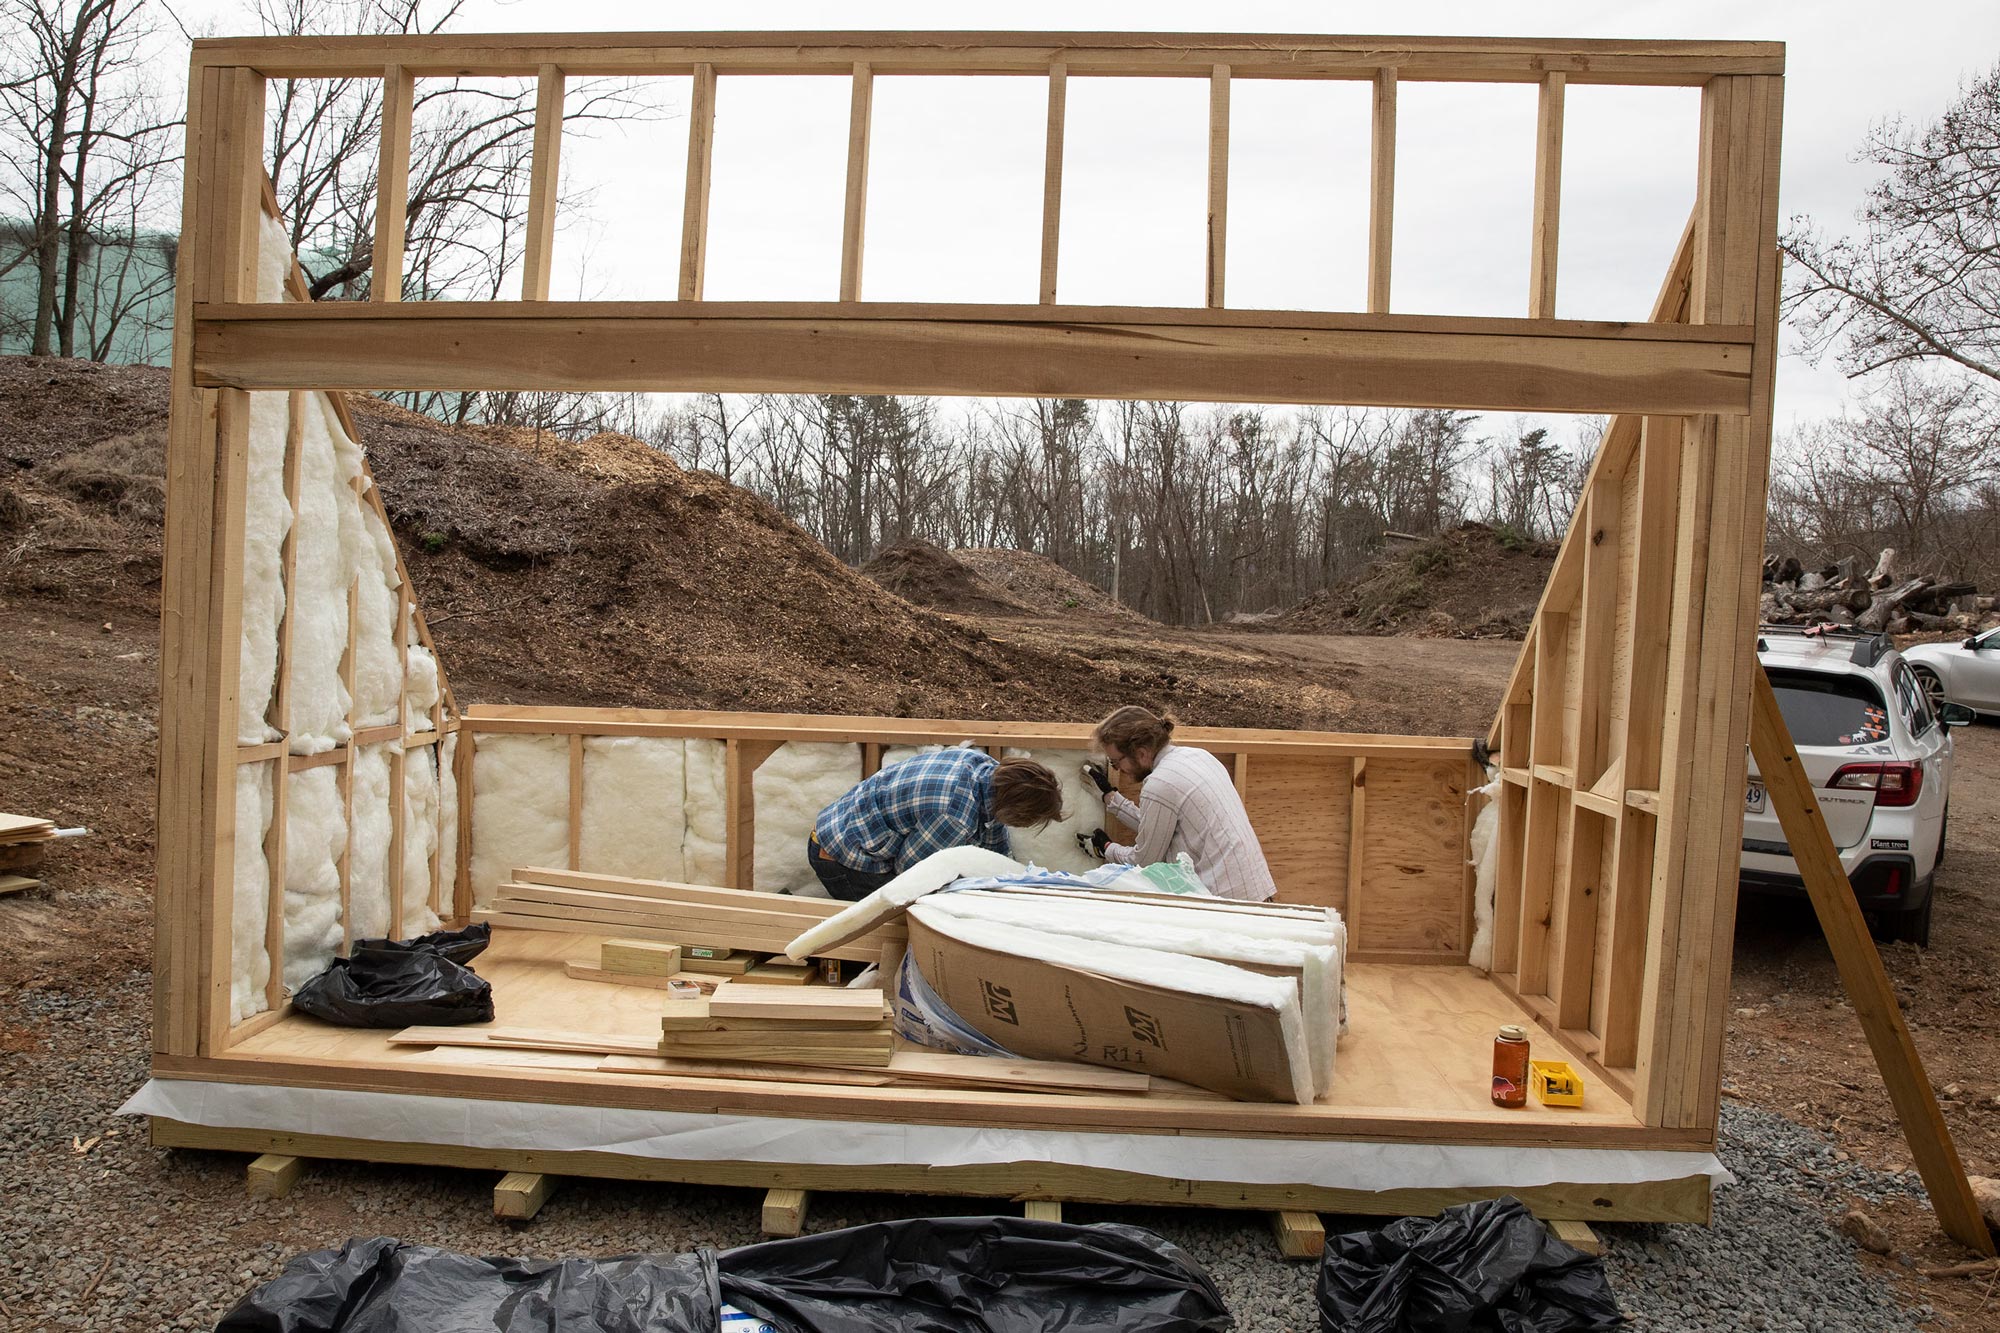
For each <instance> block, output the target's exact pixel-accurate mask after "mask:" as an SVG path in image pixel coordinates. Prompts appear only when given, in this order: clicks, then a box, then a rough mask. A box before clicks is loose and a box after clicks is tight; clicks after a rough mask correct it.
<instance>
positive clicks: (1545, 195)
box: [1528, 70, 1569, 319]
mask: <svg viewBox="0 0 2000 1333" xmlns="http://www.w3.org/2000/svg"><path fill="white" fill-rule="evenodd" d="M1568 77H1569V76H1568V75H1566V74H1564V73H1563V72H1562V71H1561V70H1554V71H1551V72H1550V73H1549V75H1548V76H1547V77H1546V78H1544V79H1543V80H1542V91H1541V98H1540V101H1539V102H1538V104H1537V109H1536V113H1535V220H1534V229H1533V232H1532V235H1531V241H1530V245H1529V258H1528V316H1529V318H1531V319H1554V318H1555V317H1556V238H1557V232H1558V231H1559V230H1560V226H1559V224H1560V220H1561V217H1562V155H1563V90H1564V86H1565V84H1566V82H1567V80H1568Z"/></svg>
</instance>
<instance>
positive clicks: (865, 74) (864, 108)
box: [840, 61, 875, 301]
mask: <svg viewBox="0 0 2000 1333" xmlns="http://www.w3.org/2000/svg"><path fill="white" fill-rule="evenodd" d="M874 108H875V76H874V74H873V73H871V72H870V70H869V67H868V63H867V62H866V61H856V62H855V65H854V71H853V87H852V88H851V90H850V94H849V99H848V107H847V197H846V207H845V210H844V212H843V213H842V216H841V224H840V299H841V300H843V301H859V300H860V299H861V260H862V252H863V250H864V249H865V248H866V244H867V231H868V140H869V130H870V122H871V121H872V119H873V117H874Z"/></svg>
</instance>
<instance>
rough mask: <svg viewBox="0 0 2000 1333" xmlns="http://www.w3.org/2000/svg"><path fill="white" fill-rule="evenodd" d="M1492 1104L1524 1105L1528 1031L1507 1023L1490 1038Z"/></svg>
mask: <svg viewBox="0 0 2000 1333" xmlns="http://www.w3.org/2000/svg"><path fill="white" fill-rule="evenodd" d="M1493 1104H1494V1105H1495V1106H1505V1107H1508V1108H1510V1109H1511V1108H1513V1107H1517V1106H1526V1105H1527V1104H1528V1030H1527V1029H1526V1028H1524V1027H1522V1026H1521V1025H1520V1024H1519V1023H1509V1024H1507V1025H1506V1026H1504V1027H1502V1028H1501V1029H1500V1035H1499V1036H1497V1037H1495V1038H1494V1039H1493Z"/></svg>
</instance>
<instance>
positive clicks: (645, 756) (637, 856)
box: [577, 736, 687, 882]
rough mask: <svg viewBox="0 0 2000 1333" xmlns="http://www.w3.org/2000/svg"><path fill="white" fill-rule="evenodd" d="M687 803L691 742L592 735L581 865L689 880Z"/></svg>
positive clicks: (586, 750)
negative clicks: (685, 845)
mask: <svg viewBox="0 0 2000 1333" xmlns="http://www.w3.org/2000/svg"><path fill="white" fill-rule="evenodd" d="M686 807H687V744H686V742H684V741H682V740H680V739H679V738H677V737H655V736H592V737H589V738H588V739H586V740H585V741H584V743H583V828H582V831H581V835H580V841H579V843H578V847H577V868H578V869H580V870H587V871H589V872H591V873H592V874H598V875H628V876H631V877H632V878H635V879H664V880H672V881H676V882H679V881H682V880H684V879H685V878H686V868H687V861H686V858H685V857H684V855H683V854H682V850H681V846H682V843H683V842H684V841H685V840H686V837H687V813H686Z"/></svg>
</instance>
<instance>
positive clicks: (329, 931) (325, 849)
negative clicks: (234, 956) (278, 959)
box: [284, 767, 347, 990]
mask: <svg viewBox="0 0 2000 1333" xmlns="http://www.w3.org/2000/svg"><path fill="white" fill-rule="evenodd" d="M285 780H286V782H287V783H288V784H289V785H288V786H287V788H286V792H285V963H284V968H285V970H284V978H285V987H286V989H288V990H297V989H298V988H299V987H300V986H302V985H304V984H305V983H306V982H307V981H308V980H310V979H311V978H312V977H313V976H314V975H315V974H317V973H319V972H322V971H324V970H325V968H326V965H327V963H328V962H329V961H331V960H332V958H333V955H334V953H335V952H336V951H337V950H338V949H339V948H340V944H341V921H340V854H341V852H342V850H343V849H344V848H345V847H346V845H347V816H346V814H345V812H344V810H343V808H342V801H341V798H340V784H339V782H338V780H337V779H336V778H335V776H334V771H333V769H331V768H327V767H321V768H309V769H307V770H305V771H304V772H303V773H293V774H290V775H289V776H288V777H287V778H286V779H285Z"/></svg>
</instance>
